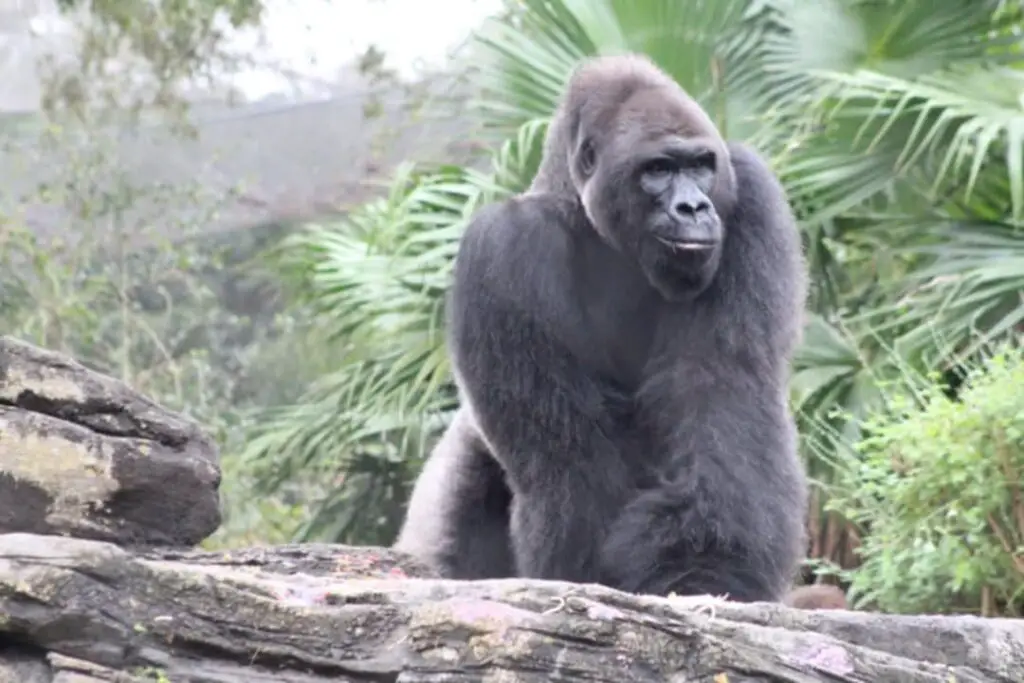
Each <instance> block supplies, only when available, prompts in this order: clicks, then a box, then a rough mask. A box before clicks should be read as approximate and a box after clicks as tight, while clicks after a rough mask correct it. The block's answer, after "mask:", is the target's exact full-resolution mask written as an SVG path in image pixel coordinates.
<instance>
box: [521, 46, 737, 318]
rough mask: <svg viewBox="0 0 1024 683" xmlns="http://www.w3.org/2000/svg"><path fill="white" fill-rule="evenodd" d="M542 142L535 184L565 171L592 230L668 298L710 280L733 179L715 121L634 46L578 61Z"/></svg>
mask: <svg viewBox="0 0 1024 683" xmlns="http://www.w3.org/2000/svg"><path fill="white" fill-rule="evenodd" d="M547 146H548V149H547V153H546V155H545V165H546V166H547V167H548V168H543V167H542V169H541V171H540V173H538V179H539V182H535V183H534V187H535V188H536V189H539V190H543V189H554V188H551V187H550V184H551V183H556V182H557V179H558V178H559V176H560V177H561V178H569V179H570V180H571V184H572V187H571V188H567V187H559V188H557V189H558V190H559V191H562V192H566V191H572V192H574V194H575V195H576V196H577V197H578V198H579V200H580V202H581V203H582V205H583V208H584V211H585V213H586V216H587V218H588V219H589V220H590V222H591V224H592V225H593V227H594V229H595V230H596V231H597V232H598V234H600V235H601V237H602V238H603V239H604V240H605V242H607V243H608V244H609V245H610V246H611V247H613V248H614V249H616V250H618V251H620V252H622V253H623V254H626V255H627V256H629V257H631V258H632V259H635V260H636V262H637V263H638V265H639V266H640V268H641V269H642V270H643V272H644V274H645V275H646V277H647V279H648V280H649V281H650V283H651V285H653V286H654V287H655V288H656V289H657V290H658V291H659V292H661V294H662V296H664V297H665V298H666V299H669V300H673V301H674V300H683V299H689V298H692V297H694V296H696V295H697V294H699V293H700V292H702V291H703V290H704V289H705V288H706V287H707V286H708V284H709V283H710V282H711V280H712V278H713V277H714V274H715V272H716V270H717V269H718V265H719V261H720V258H721V253H722V242H723V240H724V239H725V237H726V235H725V225H726V219H727V217H728V215H729V213H730V212H731V211H732V208H733V204H734V203H735V195H736V189H735V184H736V183H735V178H734V173H733V168H732V164H731V162H730V159H729V151H728V148H727V147H726V145H725V142H724V141H723V140H722V138H721V136H720V135H719V134H718V131H717V129H716V128H715V125H714V124H713V123H712V122H711V120H710V119H709V118H708V116H707V114H705V113H704V110H703V109H701V107H700V106H699V105H698V104H697V103H696V102H694V101H693V100H692V99H691V98H690V97H689V96H688V95H687V94H686V93H685V92H684V91H683V90H682V88H680V87H679V85H677V84H676V83H675V81H673V80H672V79H671V78H669V77H668V76H666V75H665V74H664V73H663V72H661V71H659V70H658V69H656V68H652V64H651V62H650V61H649V60H647V59H646V58H644V57H641V56H637V55H628V56H616V57H605V58H598V59H593V60H590V61H587V62H585V63H584V64H583V65H582V66H581V67H580V68H578V69H577V70H576V71H575V72H574V73H573V75H572V77H571V78H570V81H569V84H568V86H567V89H566V95H565V98H564V99H563V103H562V105H561V107H560V109H559V111H558V112H557V114H556V116H555V118H554V120H553V121H552V124H551V130H550V132H549V135H548V141H547ZM563 164H564V165H563ZM545 184H549V185H548V186H545Z"/></svg>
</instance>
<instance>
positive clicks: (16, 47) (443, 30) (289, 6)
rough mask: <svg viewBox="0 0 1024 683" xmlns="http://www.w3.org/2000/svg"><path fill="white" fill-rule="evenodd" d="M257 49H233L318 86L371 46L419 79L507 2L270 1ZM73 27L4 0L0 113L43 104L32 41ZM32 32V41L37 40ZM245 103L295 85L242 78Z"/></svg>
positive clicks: (243, 45)
mask: <svg viewBox="0 0 1024 683" xmlns="http://www.w3.org/2000/svg"><path fill="white" fill-rule="evenodd" d="M264 2H265V6H266V15H265V20H264V22H263V27H262V34H263V36H264V40H263V42H262V43H258V42H257V40H256V36H254V35H252V34H251V33H250V34H249V35H243V36H239V37H238V39H237V40H235V41H234V43H235V46H236V47H237V48H239V49H241V50H243V51H245V52H248V53H249V54H252V55H253V56H254V57H255V58H256V59H258V60H259V61H260V62H261V63H265V64H271V65H280V66H281V67H283V68H285V69H287V70H289V71H290V72H293V73H298V74H302V75H303V76H304V77H305V78H307V79H309V80H311V81H312V82H314V83H315V82H317V81H319V82H321V83H323V82H327V83H330V82H332V81H334V79H335V78H336V76H337V74H338V71H339V69H341V68H342V67H343V66H345V65H346V64H349V63H351V62H352V61H353V59H354V58H355V57H356V56H357V55H359V54H361V53H362V52H364V51H365V50H366V48H367V47H368V46H369V45H371V44H373V45H376V46H377V47H378V48H380V49H381V50H382V51H383V52H384V53H385V55H386V62H385V63H386V65H387V66H389V67H391V68H394V69H397V70H398V71H399V73H401V74H403V75H405V76H410V75H413V74H415V72H416V70H417V65H418V64H419V63H420V62H423V63H426V64H429V65H436V64H438V63H440V62H442V61H443V59H444V57H445V56H446V55H447V54H448V53H449V52H450V51H451V50H452V49H453V48H455V47H456V46H458V45H459V44H461V43H462V42H463V41H465V39H466V38H467V37H468V35H469V33H470V32H471V31H472V30H473V29H474V28H475V27H476V26H478V25H479V24H480V22H481V21H482V20H483V19H484V18H486V17H487V16H488V15H491V14H493V13H494V12H495V11H496V10H497V9H499V8H500V7H501V4H502V0H264ZM66 29H67V24H66V22H64V21H63V20H62V19H61V18H60V17H59V14H58V12H57V10H56V4H55V2H54V0H0V82H2V83H3V84H4V87H3V88H0V91H3V92H0V110H4V109H7V110H15V111H17V110H22V111H23V110H26V109H33V108H35V106H36V104H37V102H38V96H39V92H38V81H37V79H36V77H35V73H34V68H33V64H34V59H35V57H34V54H35V53H36V52H37V50H36V49H35V46H34V43H35V41H38V40H39V39H40V38H42V39H43V40H44V41H46V40H47V39H49V40H51V41H52V40H56V41H60V40H61V39H62V38H61V33H62V32H63V31H64V30H66ZM32 34H34V36H33V35H32ZM235 80H236V85H237V86H238V87H239V88H240V89H241V90H242V92H243V94H244V96H245V97H247V98H251V99H259V98H261V97H265V96H267V95H273V94H275V93H281V94H288V93H289V92H290V89H291V87H290V84H289V82H288V81H287V80H286V79H285V78H283V77H281V76H280V75H276V74H275V73H274V72H273V71H272V70H271V69H256V70H249V71H248V72H245V73H242V74H239V75H238V76H237V79H235Z"/></svg>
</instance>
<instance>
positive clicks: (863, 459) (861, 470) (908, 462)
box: [832, 348, 1024, 616]
mask: <svg viewBox="0 0 1024 683" xmlns="http://www.w3.org/2000/svg"><path fill="white" fill-rule="evenodd" d="M957 393H958V395H957V396H956V397H955V398H950V397H949V396H948V395H947V394H946V393H945V392H944V391H943V387H942V386H941V385H940V384H938V383H932V384H928V385H926V386H924V387H923V388H915V389H914V390H911V391H903V392H900V393H899V394H898V395H897V396H895V397H890V398H889V400H888V401H887V404H886V408H885V409H884V410H883V411H881V412H879V413H876V414H875V415H873V416H872V417H871V418H869V419H868V420H866V422H865V425H864V427H865V434H867V436H866V437H865V438H864V439H862V440H861V442H860V443H859V445H858V448H857V455H856V457H851V458H850V459H849V462H848V463H847V465H846V467H845V468H843V469H844V474H845V478H844V479H843V480H841V486H840V490H837V491H835V492H834V497H833V499H832V505H833V506H835V507H836V508H837V509H838V510H839V511H840V512H842V513H843V514H844V515H846V516H847V517H848V518H849V519H851V520H853V521H854V522H856V523H857V524H859V525H861V527H862V528H864V529H865V530H867V531H868V533H867V534H866V535H865V536H864V540H863V542H862V545H861V547H860V550H859V552H860V554H861V555H862V557H863V559H864V562H863V564H862V566H861V567H859V568H858V569H857V570H855V571H854V572H852V574H851V576H852V584H851V590H850V595H851V598H852V599H853V602H854V604H856V605H858V606H861V607H863V606H871V607H874V608H877V609H880V610H883V611H888V612H902V613H912V612H913V613H922V612H925V613H927V612H931V613H948V612H960V611H967V612H974V613H979V614H982V615H996V614H1003V615H1012V616H1020V615H1021V614H1022V613H1024V491H1022V489H1024V353H1022V352H1021V350H1020V349H1019V348H1010V349H1004V350H1001V351H999V352H998V353H996V354H995V355H993V356H992V357H990V358H989V359H988V360H987V361H986V362H984V363H982V364H981V365H980V366H979V367H977V368H975V369H973V370H972V371H971V372H970V373H969V374H968V376H967V379H966V381H965V383H964V385H963V386H961V387H960V389H959V391H958V392H957Z"/></svg>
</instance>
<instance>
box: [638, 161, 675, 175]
mask: <svg viewBox="0 0 1024 683" xmlns="http://www.w3.org/2000/svg"><path fill="white" fill-rule="evenodd" d="M675 170H676V167H675V165H674V164H673V163H672V162H671V161H669V160H668V159H655V160H654V161H652V162H650V163H648V164H647V165H645V166H644V173H645V174H647V175H652V176H663V175H668V174H670V173H675Z"/></svg>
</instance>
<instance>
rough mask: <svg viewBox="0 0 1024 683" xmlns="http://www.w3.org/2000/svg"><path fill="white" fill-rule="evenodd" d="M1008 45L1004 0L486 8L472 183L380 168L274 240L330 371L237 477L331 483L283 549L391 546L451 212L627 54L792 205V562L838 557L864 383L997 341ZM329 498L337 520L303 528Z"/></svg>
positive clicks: (1011, 114) (438, 304)
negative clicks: (795, 545)
mask: <svg viewBox="0 0 1024 683" xmlns="http://www.w3.org/2000/svg"><path fill="white" fill-rule="evenodd" d="M1022 28H1024V20H1022V10H1021V6H1020V4H1019V3H1015V2H1005V1H1003V0H951V1H949V2H943V3H936V2H933V1H932V0H904V1H900V2H896V1H894V0H870V1H869V0H822V1H820V2H814V3H807V2H801V1H799V0H685V1H684V0H628V1H627V0H518V1H516V2H511V1H510V2H508V3H507V5H506V11H505V12H504V13H503V14H502V15H501V16H498V17H495V18H494V19H493V20H491V21H488V22H486V24H485V25H484V26H482V27H481V28H480V30H479V31H477V33H476V35H475V37H474V40H473V41H472V46H471V48H472V49H471V52H470V54H469V55H468V56H467V57H466V59H465V62H464V64H463V66H464V68H465V69H466V71H467V73H468V74H469V78H470V80H471V82H472V84H473V86H474V89H475V92H476V93H477V97H476V99H475V101H474V102H473V110H474V111H475V112H477V113H478V114H479V115H480V117H481V119H482V124H483V125H482V127H481V131H480V135H481V137H482V139H484V140H486V141H488V143H489V144H490V145H491V149H493V150H494V151H493V153H492V155H491V158H490V165H489V168H484V169H483V170H479V169H477V168H476V167H475V166H474V167H469V168H403V169H401V170H400V171H399V172H398V174H397V175H396V177H395V178H394V183H393V184H392V186H391V192H390V194H389V195H388V196H387V197H384V198H381V199H379V200H377V201H375V202H373V203H371V204H369V205H367V206H365V207H363V208H362V209H361V210H359V211H357V212H356V213H355V214H353V215H351V216H350V217H349V218H348V219H346V220H343V221H339V222H337V223H334V224H331V225H317V226H311V227H310V228H309V229H308V230H306V231H304V232H303V233H302V234H300V235H298V236H295V237H294V238H293V239H291V240H289V241H288V242H287V243H286V244H285V245H284V246H283V248H282V252H281V254H282V264H283V267H284V268H285V269H286V270H287V272H288V273H290V274H291V275H292V277H293V278H294V281H295V282H296V283H297V286H298V287H299V289H300V291H301V292H302V302H303V303H302V305H303V306H305V307H307V308H309V309H310V310H313V311H315V314H314V315H315V317H316V319H317V321H318V324H319V326H320V329H321V330H322V331H323V333H324V334H325V335H328V336H329V337H330V338H331V339H333V340H335V341H336V342H337V343H338V344H339V348H341V349H343V354H342V355H340V356H339V367H338V369H337V371H336V372H334V373H332V374H331V375H329V376H327V377H325V378H323V379H322V380H321V381H319V382H318V383H317V384H316V386H315V387H314V388H313V389H311V391H310V393H309V394H308V395H307V396H305V397H303V399H302V400H300V401H297V402H295V404H293V405H290V406H286V407H283V408H280V409H277V410H275V411H274V412H273V413H272V414H271V415H270V416H268V418H267V419H266V420H264V421H262V422H260V424H259V426H258V428H257V430H256V435H257V438H254V439H253V440H252V441H250V442H249V443H248V447H247V449H246V451H245V454H244V458H245V459H246V461H247V462H249V463H251V465H252V467H253V468H254V471H257V472H259V473H260V474H258V475H257V477H258V479H259V481H260V482H261V485H262V486H263V487H264V490H266V491H273V490H275V488H276V487H277V486H279V485H281V484H282V483H283V482H287V481H289V480H290V479H291V478H292V477H294V476H296V475H297V474H298V473H301V472H305V471H307V470H308V469H316V470H318V471H323V472H324V473H325V476H328V473H329V474H330V476H331V477H333V478H334V479H335V481H337V482H338V486H337V488H336V489H335V490H333V491H332V492H331V493H330V495H328V496H327V497H325V498H324V499H323V500H322V501H312V502H311V504H314V505H315V506H316V507H317V509H318V510H319V512H318V513H317V515H316V517H315V519H316V520H317V521H316V522H315V523H313V524H311V525H309V526H307V527H306V528H305V529H304V530H303V535H304V537H318V538H329V539H335V540H344V541H349V542H363V541H369V540H370V539H374V540H377V539H380V538H387V537H388V534H389V533H391V532H393V530H394V528H395V521H396V520H399V519H400V518H401V514H402V508H403V506H404V502H405V501H404V498H403V497H402V496H403V495H404V494H405V492H406V491H407V490H408V486H409V483H408V482H409V478H411V477H412V476H413V475H414V474H415V472H416V471H417V469H418V466H419V462H420V460H421V458H422V457H423V455H424V448H425V446H429V444H430V443H432V439H433V437H436V435H437V430H438V429H440V428H441V426H443V424H444V421H445V419H446V416H447V415H448V414H449V413H450V411H451V409H452V407H453V401H454V397H453V392H452V387H451V382H450V375H449V369H448V367H447V363H446V359H445V355H444V339H443V335H442V334H441V329H442V321H443V306H444V299H443V292H444V288H445V286H446V285H445V283H446V279H447V277H448V274H449V272H450V266H451V259H452V256H453V255H454V253H455V249H456V245H457V241H458V238H459V235H460V234H461V230H462V227H463V226H464V225H465V221H466V218H467V216H468V215H469V214H470V213H471V212H472V211H473V210H474V209H475V208H476V207H477V206H479V205H480V204H481V203H482V202H485V201H490V200H492V199H494V198H498V197H501V196H506V195H508V194H509V193H512V192H516V191H518V190H520V189H522V188H523V187H524V186H525V185H526V184H527V182H528V179H529V178H530V177H531V175H532V173H533V171H534V170H535V169H536V166H537V162H538V160H539V151H540V144H541V140H542V139H543V133H544V127H545V125H546V122H547V120H548V117H549V116H550V114H551V112H552V110H553V108H554V106H555V103H556V99H557V96H558V93H559V91H560V89H561V87H562V85H563V83H564V82H565V80H566V78H567V76H568V74H569V72H570V71H571V69H572V67H573V66H574V64H575V63H576V62H577V61H578V60H579V59H580V58H582V57H584V56H586V55H592V54H599V53H607V52H615V51H621V50H632V51H638V52H643V53H646V54H647V55H649V56H650V57H651V58H653V59H654V60H655V61H656V62H657V63H658V64H660V65H661V66H662V67H663V68H665V69H666V70H667V71H668V72H669V73H671V74H672V75H673V76H675V77H676V78H677V79H678V80H679V82H680V83H681V84H682V85H683V87H684V88H686V89H687V90H688V91H689V92H690V93H692V94H693V95H694V96H695V97H696V98H697V99H698V100H699V101H700V102H701V103H702V104H703V105H704V106H705V107H706V108H707V110H708V111H709V113H710V114H711V115H712V117H713V119H714V120H715V121H716V123H717V124H718V125H719V126H720V128H721V129H722V130H723V131H724V132H725V134H726V135H727V136H728V137H730V138H734V139H744V140H747V141H749V142H751V143H753V144H756V145H757V146H758V147H759V148H761V149H762V150H763V151H764V153H765V154H766V155H768V156H769V157H770V160H771V162H772V164H773V166H774V168H775V169H776V170H777V171H778V173H779V175H780V177H781V178H782V180H783V182H784V184H785V186H786V188H787V191H788V193H789V195H790V197H791V200H792V202H793V205H794V208H795V209H796V211H797V214H798V217H799V220H800V225H801V228H802V230H803V233H804V238H805V244H806V250H807V257H808V265H809V268H810V270H811V276H812V282H813V290H812V293H811V300H810V305H809V311H808V320H807V327H806V331H805V340H804V343H803V346H802V348H801V349H800V352H799V354H798V358H797V359H796V364H795V372H794V377H793V383H792V389H793V405H794V407H795V408H796V409H797V411H798V416H799V420H800V426H801V432H802V435H803V452H804V454H805V456H806V459H807V464H808V470H809V472H810V474H811V476H812V478H813V479H814V482H815V501H816V506H815V508H814V510H812V515H811V519H810V520H809V526H810V528H811V530H812V548H811V555H812V557H813V558H815V559H816V560H819V561H825V562H826V564H827V563H828V562H829V561H831V562H834V563H838V564H839V565H841V566H852V565H854V564H856V563H857V561H858V560H857V558H856V557H855V553H854V551H855V550H856V547H857V543H858V542H859V534H858V530H857V528H855V527H853V526H851V525H850V524H849V523H848V522H847V521H846V520H844V519H843V518H842V517H841V516H840V515H838V514H837V513H835V512H834V511H828V510H826V509H825V507H824V504H825V502H826V501H827V499H828V497H829V495H830V493H831V491H832V487H833V486H835V485H837V481H838V480H836V477H837V463H838V462H840V459H841V453H842V452H844V451H845V450H846V449H849V448H851V447H853V445H854V444H856V443H857V442H858V441H859V440H860V438H861V436H862V429H863V426H862V422H863V419H864V418H865V416H867V415H870V414H871V413H872V411H874V410H876V409H881V408H882V407H883V406H884V401H883V398H884V396H883V393H882V392H881V390H880V387H881V386H884V384H885V382H886V381H890V380H892V379H893V378H895V377H899V376H900V375H901V373H902V372H903V370H904V366H908V367H911V368H914V369H916V370H919V371H921V372H932V371H940V372H941V371H946V370H950V369H952V368H955V367H958V366H959V365H960V364H962V363H971V362H973V361H975V360H976V359H977V355H978V350H979V349H980V348H982V347H983V346H984V345H985V344H987V343H990V342H992V341H998V340H1000V339H1006V338H1010V337H1014V336H1017V335H1019V333H1020V330H1021V325H1022V318H1024V306H1022V305H1021V297H1020V292H1021V291H1022V290H1024V261H1022V258H1024V239H1022V235H1021V230H1022V227H1021V221H1020V216H1021V207H1022V197H1021V188H1022V187H1024V184H1022V183H1021V173H1022V171H1021V163H1022V162H1021V159H1024V135H1022V134H1021V133H1022V131H1024V108H1022V107H1021V104H1020V101H1019V92H1020V91H1021V87H1020V85H1021V78H1022V73H1024V71H1022V70H1021V58H1020V54H1021V38H1020V36H1021V30H1022ZM425 430H426V431H425ZM428 432H429V433H428ZM401 481H404V482H405V483H404V484H397V483H396V482H401ZM384 489H387V490H388V491H391V492H392V493H393V494H394V496H395V497H394V498H391V499H385V498H383V497H382V496H381V494H380V493H379V492H380V491H381V490H384ZM342 501H345V502H344V503H343V502H342ZM345 505H348V506H349V508H348V509H349V510H352V509H353V508H355V509H354V511H352V512H350V516H348V517H346V521H345V523H344V524H343V525H339V524H338V523H336V519H335V516H334V515H335V513H333V512H332V513H331V514H326V513H324V512H323V511H326V510H328V509H331V510H337V509H340V508H342V507H344V506H345Z"/></svg>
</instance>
